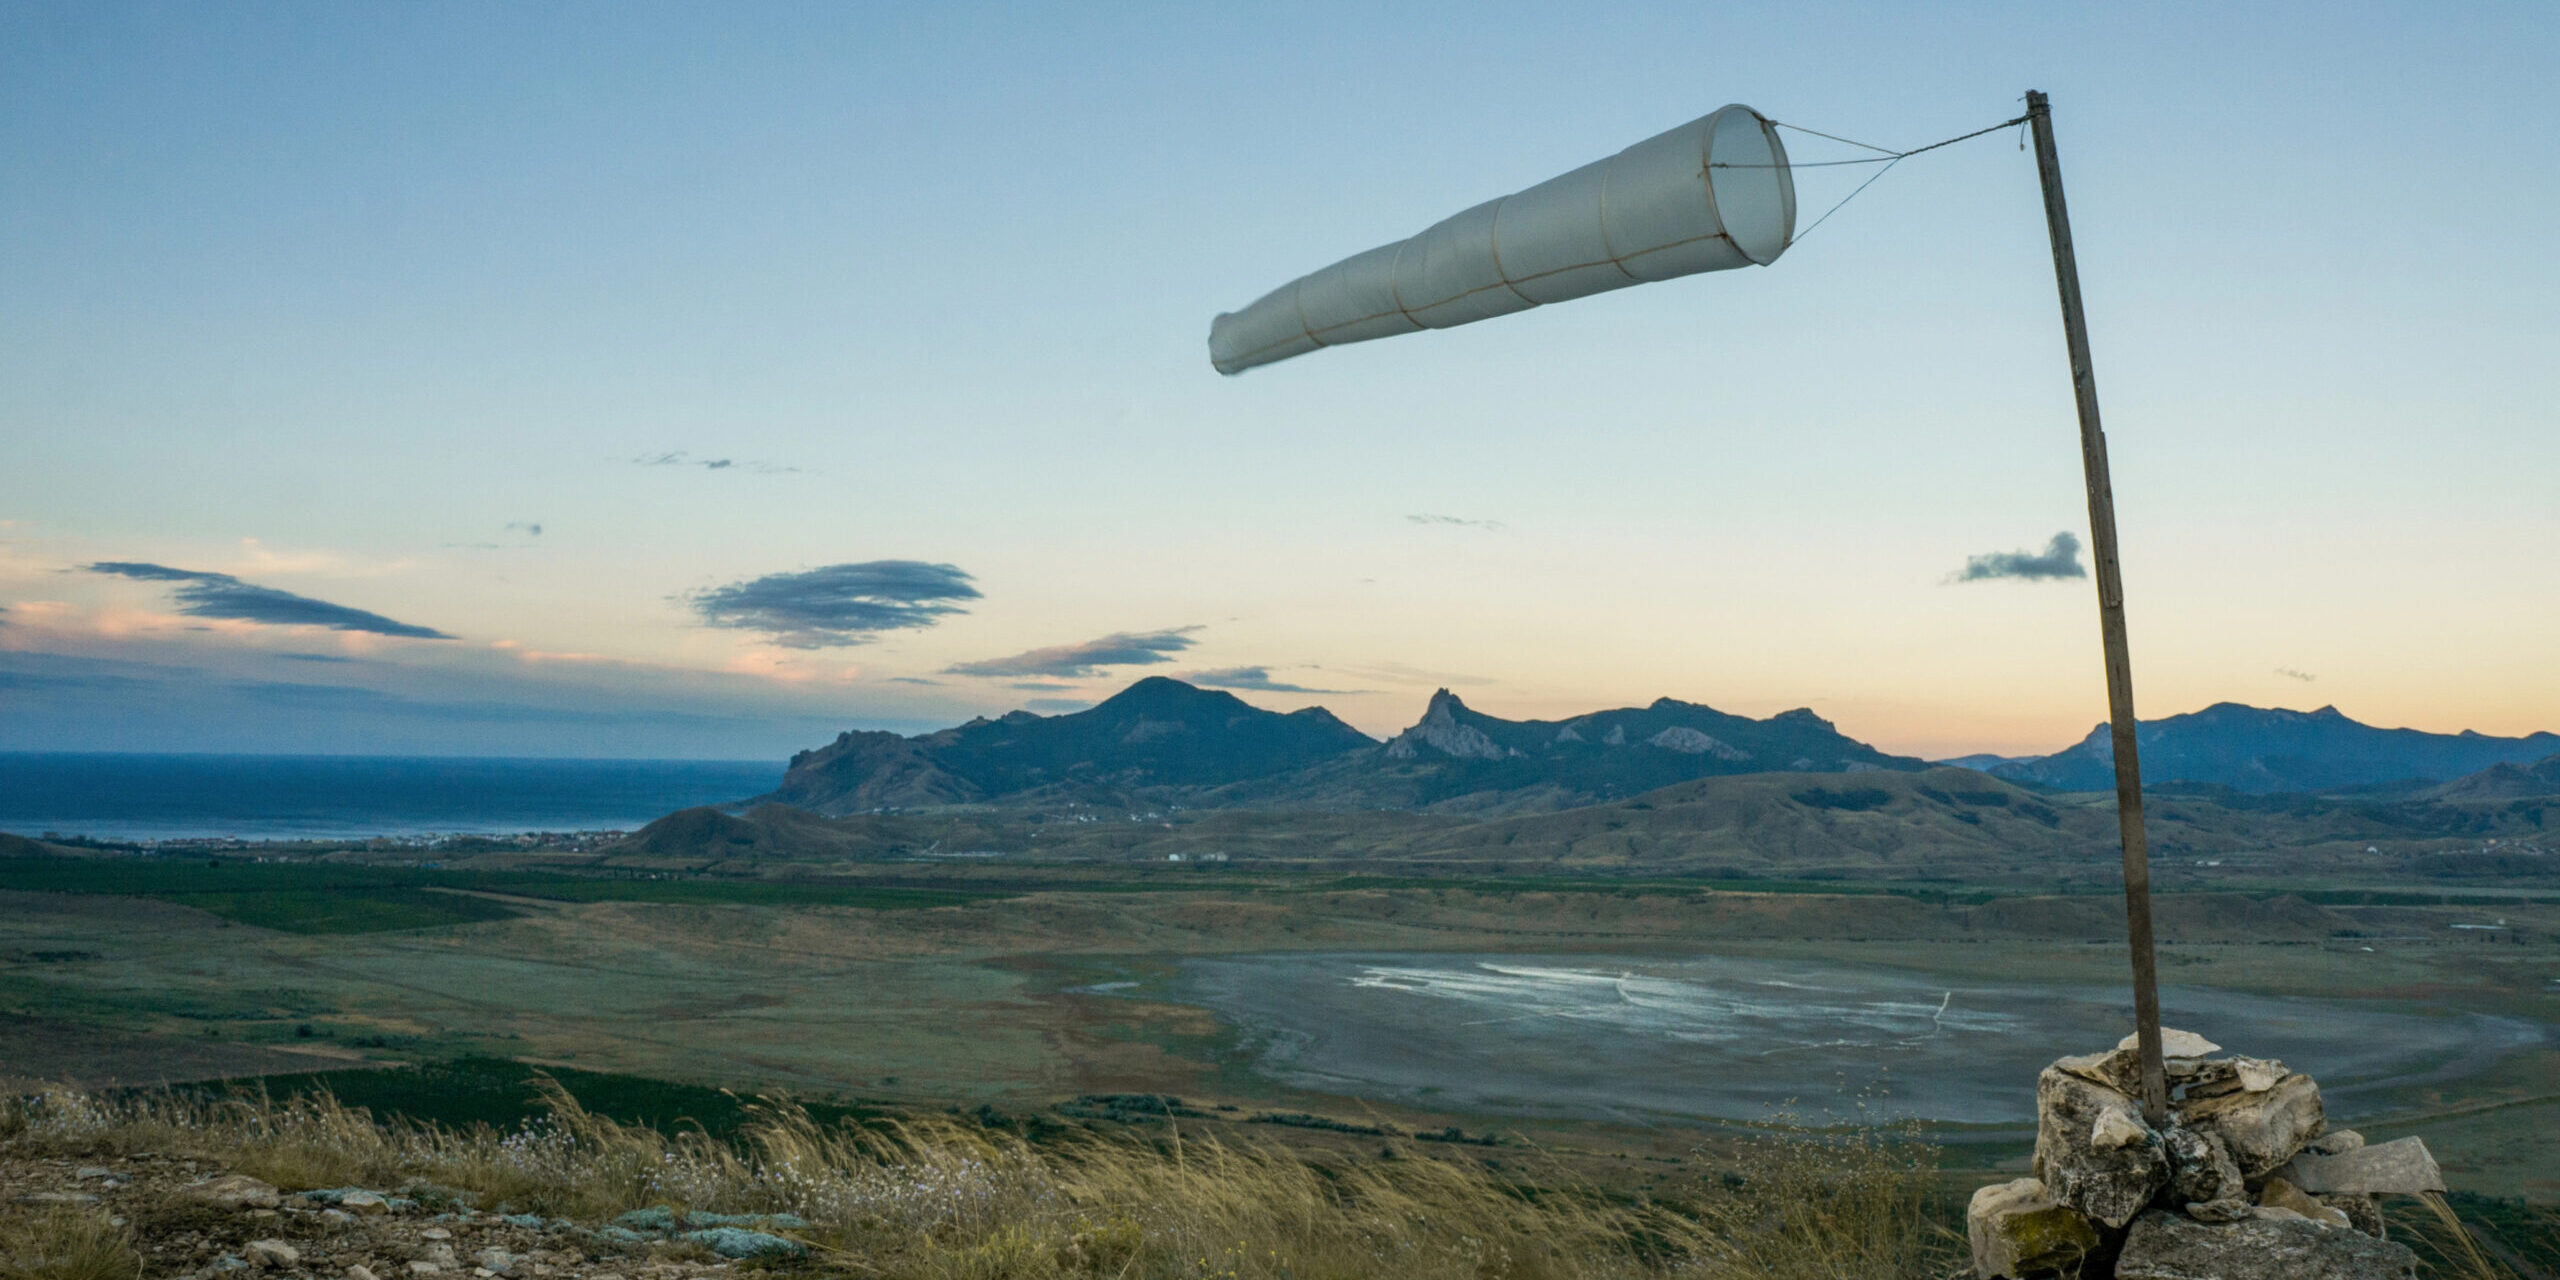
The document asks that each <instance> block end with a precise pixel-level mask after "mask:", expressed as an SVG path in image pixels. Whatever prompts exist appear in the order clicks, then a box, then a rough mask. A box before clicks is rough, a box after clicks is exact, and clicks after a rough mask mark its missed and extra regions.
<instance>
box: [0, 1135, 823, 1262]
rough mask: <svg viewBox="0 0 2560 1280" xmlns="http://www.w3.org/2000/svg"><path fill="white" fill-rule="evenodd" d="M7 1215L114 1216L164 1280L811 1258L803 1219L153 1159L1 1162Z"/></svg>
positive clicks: (22, 1226) (34, 1219)
mask: <svg viewBox="0 0 2560 1280" xmlns="http://www.w3.org/2000/svg"><path fill="white" fill-rule="evenodd" d="M0 1213H5V1214H6V1215H7V1216H8V1217H11V1218H14V1219H16V1220H17V1224H18V1230H17V1234H18V1235H19V1236H20V1237H21V1238H22V1239H23V1238H24V1237H25V1235H26V1234H27V1232H28V1231H29V1230H30V1229H31V1228H30V1227H29V1226H28V1225H27V1224H31V1223H41V1222H43V1221H45V1220H48V1219H50V1220H55V1221H68V1220H72V1219H75V1218H94V1217H95V1216H96V1215H100V1214H103V1215H105V1217H106V1223H107V1225H108V1226H110V1227H112V1228H116V1229H118V1231H119V1233H120V1234H121V1235H123V1236H124V1238H125V1239H126V1240H127V1241H129V1244H130V1247H131V1249H132V1250H133V1252H134V1253H135V1254H137V1255H138V1256H139V1259H140V1264H141V1272H142V1275H143V1276H145V1277H148V1278H150V1280H160V1278H162V1277H169V1278H172V1280H181V1278H183V1280H211V1278H212V1277H218V1276H232V1275H234V1273H256V1274H257V1275H260V1276H272V1277H277V1278H279V1280H281V1278H282V1277H334V1278H343V1280H416V1278H420V1277H454V1278H456V1280H459V1278H460V1277H464V1276H469V1277H474V1278H476V1280H488V1278H489V1277H497V1276H505V1277H509V1278H510V1280H547V1278H550V1277H560V1278H562V1280H568V1278H571V1277H574V1278H576V1280H684V1278H686V1277H695V1276H704V1277H710V1276H725V1275H729V1274H732V1273H733V1270H734V1269H736V1268H739V1267H741V1266H742V1265H745V1266H755V1265H758V1264H760V1263H761V1262H764V1261H770V1260H776V1259H782V1258H788V1257H796V1256H799V1255H800V1254H801V1253H802V1251H803V1247H802V1246H800V1245H799V1244H797V1243H796V1242H794V1241H792V1240H790V1239H788V1238H786V1237H785V1236H783V1235H778V1234H775V1233H774V1231H773V1230H767V1229H765V1228H774V1229H779V1230H788V1228H789V1227H790V1226H792V1225H794V1224H793V1223H792V1222H790V1221H786V1220H782V1219H777V1218H757V1219H746V1218H736V1217H727V1216H723V1215H695V1216H694V1217H692V1218H687V1217H686V1216H685V1215H682V1214H680V1213H674V1212H669V1211H666V1210H656V1211H650V1210H643V1211H641V1212H639V1213H636V1214H626V1215H623V1218H622V1219H621V1220H618V1221H617V1222H612V1223H592V1224H580V1223H573V1222H569V1221H567V1220H564V1219H558V1218H542V1217H538V1216H534V1215H530V1214H499V1213H490V1212H486V1211H480V1210H474V1209H472V1208H470V1207H469V1206H468V1205H465V1204H463V1203H462V1202H461V1201H460V1199H459V1198H458V1197H456V1196H454V1195H453V1194H452V1193H450V1192H447V1191H443V1190H441V1189H439V1188H435V1187H428V1186H409V1187H397V1188H382V1189H366V1188H354V1187H348V1188H338V1189H333V1190H327V1191H312V1192H304V1193H301V1194H289V1193H284V1192H279V1191H278V1190H277V1189H276V1188H274V1187H272V1186H269V1185H268V1184H266V1183H264V1182H261V1181H259V1180H257V1179H255V1178H251V1177H248V1176H246V1175H243V1174H237V1173H233V1172H230V1171H228V1170H225V1169H222V1168H220V1167H218V1166H215V1165H212V1164H209V1163H207V1162H205V1161H202V1160H198V1159H190V1158H185V1157H177V1156H164V1155H159V1154H155V1153H148V1152H145V1153H136V1154H132V1155H127V1156H115V1157H109V1156H98V1157H95V1158H45V1157H29V1156H9V1157H0ZM724 1255H729V1256H724ZM236 1280H250V1277H249V1276H248V1275H240V1276H238V1277H237V1278H236Z"/></svg>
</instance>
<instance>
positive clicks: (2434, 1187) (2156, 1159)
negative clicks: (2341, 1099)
mask: <svg viewBox="0 0 2560 1280" xmlns="http://www.w3.org/2000/svg"><path fill="white" fill-rule="evenodd" d="M2161 1039H2162V1045H2161V1052H2162V1056H2163V1058H2164V1059H2165V1065H2166V1067H2167V1071H2168V1080H2169V1095H2170V1117H2169V1123H2168V1124H2167V1126H2166V1127H2164V1128H2159V1129H2155V1128H2153V1127H2152V1126H2150V1125H2149V1124H2146V1123H2144V1121H2143V1118H2142V1103H2141V1101H2140V1098H2141V1094H2142V1083H2141V1079H2142V1078H2141V1063H2140V1059H2139V1056H2138V1055H2137V1054H2136V1052H2135V1050H2134V1041H2133V1037H2131V1036H2127V1037H2125V1040H2124V1042H2123V1043H2121V1044H2119V1045H2117V1046H2116V1047H2115V1049H2114V1050H2113V1051H2112V1052H2108V1053H2093V1054H2089V1055H2086V1056H2083V1057H2076V1058H2064V1059H2062V1060H2061V1061H2059V1062H2056V1063H2054V1064H2053V1065H2052V1066H2050V1067H2047V1068H2045V1070H2044V1074H2043V1075H2042V1076H2041V1077H2040V1078H2038V1079H2037V1081H2036V1154H2035V1176H2034V1177H2032V1178H2020V1179H2018V1180H2017V1181H2015V1182H2007V1183H2001V1184H1999V1185H1996V1186H1989V1187H1984V1188H1983V1189H1981V1190H1980V1191H1977V1192H1975V1193H1974V1196H1973V1204H1972V1207H1971V1210H1970V1211H1969V1213H1968V1215H1967V1226H1968V1229H1969V1233H1970V1235H1971V1236H1972V1243H1973V1269H1974V1274H1975V1275H1976V1276H1978V1277H1980V1280H1999V1278H2001V1277H2012V1278H2015V1280H2027V1278H2028V1277H2036V1276H2047V1275H2068V1276H2073V1277H2079V1278H2081V1280H2104V1278H2105V1277H2109V1276H2112V1277H2114V1278H2115V1280H2255V1278H2257V1277H2267V1278H2268V1280H2275V1278H2278V1277H2282V1278H2284V1280H2409V1278H2410V1277H2413V1276H2414V1275H2415V1273H2416V1266H2417V1256H2416V1255H2415V1254H2412V1253H2411V1252H2409V1250H2408V1249H2407V1248H2406V1247H2404V1246H2401V1245H2397V1244H2393V1243H2391V1242H2390V1241H2389V1239H2388V1238H2387V1233H2386V1230H2385V1227H2384V1225H2383V1218H2382V1210H2381V1208H2380V1205H2379V1203H2378V1201H2377V1197H2380V1196H2385V1195H2417V1194H2422V1193H2425V1192H2433V1191H2442V1190H2444V1175H2443V1174H2442V1173H2441V1172H2440V1171H2439V1170H2438V1169H2437V1168H2436V1162H2435V1159H2434V1157H2432V1156H2430V1155H2428V1154H2427V1147H2426V1144H2425V1143H2424V1142H2421V1141H2419V1140H2418V1139H2416V1138H2402V1139H2400V1140H2398V1141H2396V1142H2384V1143H2376V1144H2372V1145H2367V1144H2366V1142H2365V1140H2364V1138H2363V1136H2362V1135H2360V1134H2357V1133H2356V1132H2355V1131H2353V1130H2350V1129H2340V1130H2334V1131H2333V1130H2331V1129H2330V1128H2329V1122H2328V1116H2327V1114H2326V1112H2325V1111H2324V1110H2323V1109H2322V1107H2321V1103H2320V1086H2319V1085H2317V1084H2315V1083H2313V1081H2312V1079H2311V1077H2309V1076H2306V1075H2303V1074H2302V1073H2300V1072H2297V1071H2290V1070H2287V1069H2286V1068H2285V1065H2284V1064H2283V1063H2281V1062H2276V1061H2273V1060H2270V1059H2265V1058H2249V1057H2242V1056H2238V1055H2233V1056H2230V1057H2215V1056H2213V1055H2215V1054H2217V1053H2220V1052H2221V1048H2222V1047H2221V1046H2220V1045H2217V1044H2214V1043H2212V1042H2210V1041H2208V1040H2206V1039H2205V1038H2204V1037H2202V1036H2199V1035H2196V1034H2195V1033H2193V1032H2188V1031H2164V1032H2163V1033H2162V1037H2161Z"/></svg>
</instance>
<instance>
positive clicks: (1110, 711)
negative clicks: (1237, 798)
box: [764, 676, 1378, 814]
mask: <svg viewBox="0 0 2560 1280" xmlns="http://www.w3.org/2000/svg"><path fill="white" fill-rule="evenodd" d="M1377 745H1378V744H1377V741H1376V740H1375V739H1373V738H1371V737H1369V736H1368V735H1367V734H1364V733H1362V732H1360V731H1359V730H1357V729H1354V728H1352V727H1351V726H1349V725H1347V724H1344V723H1343V722H1342V721H1340V720H1338V719H1335V718H1334V715H1333V713H1332V712H1330V711H1327V710H1325V709H1323V708H1322V707H1309V708H1307V709H1306V710H1304V711H1292V712H1289V713H1286V714H1283V713H1281V712H1277V711H1265V710H1263V709H1261V708H1259V707H1256V706H1253V705H1252V704H1250V703H1248V702H1246V701H1244V700H1243V699H1241V698H1238V697H1236V696H1235V695H1234V694H1231V693H1223V692H1219V691H1217V690H1213V689H1200V688H1195V687H1193V686H1191V685H1188V684H1184V683H1183V682H1181V681H1179V680H1169V679H1165V678H1164V677H1161V676H1157V677H1151V678H1149V679H1145V680H1141V681H1139V682H1137V683H1136V684H1133V685H1130V686H1129V687H1128V688H1126V689H1123V690H1121V691H1120V692H1119V693H1117V694H1115V695H1113V696H1112V698H1111V699H1110V700H1109V701H1107V702H1104V703H1103V704H1102V705H1100V706H1097V707H1094V708H1092V709H1091V710H1087V711H1078V712H1075V713H1073V714H1070V715H1061V716H1040V715H1034V714H1032V713H1030V712H1028V711H1016V712H1013V713H1011V714H1008V715H1006V716H1004V717H1002V718H1000V719H995V720H987V719H978V720H972V721H970V722H969V723H967V724H964V725H960V726H958V727H956V728H951V729H944V730H941V731H939V732H936V733H927V734H919V735H917V736H916V737H912V738H904V737H900V736H898V735H897V734H894V733H846V734H843V735H841V736H839V737H838V738H837V739H836V740H835V741H834V742H832V743H830V744H828V745H827V746H824V747H820V748H819V749H817V750H815V751H803V752H801V753H800V754H798V755H796V756H793V757H792V758H791V765H790V768H789V769H788V770H787V771H786V772H785V773H784V775H783V779H782V785H781V786H780V787H778V788H776V789H775V790H774V792H773V794H771V795H770V796H766V797H764V799H767V800H771V801H775V802H778V803H781V804H788V805H796V806H798V807H800V808H803V809H809V810H812V811H814V812H818V813H827V814H843V813H858V812H862V811H864V810H869V809H879V808H926V807H933V806H940V805H961V804H987V803H995V802H1005V803H1029V804H1040V803H1060V804H1066V803H1087V804H1118V803H1123V802H1125V801H1128V800H1129V799H1131V798H1132V797H1136V796H1143V795H1146V794H1148V793H1151V792H1165V791H1169V790H1180V791H1199V790H1206V789H1210V788H1216V787H1221V786H1226V785H1229V784H1232V783H1238V782H1244V781H1249V780H1252V779H1256V778H1265V777H1269V776H1271V775H1273V774H1279V773H1286V772H1289V771H1292V770H1296V769H1303V768H1305V767H1306V766H1308V765H1311V764H1315V763H1317V762H1319V761H1323V760H1328V759H1332V758H1334V757H1338V756H1342V755H1344V754H1347V753H1349V752H1354V751H1361V750H1366V749H1370V748H1374V747H1376V746H1377Z"/></svg>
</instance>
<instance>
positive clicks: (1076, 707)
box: [1022, 698, 1093, 715]
mask: <svg viewBox="0 0 2560 1280" xmlns="http://www.w3.org/2000/svg"><path fill="white" fill-rule="evenodd" d="M1022 705H1023V706H1025V707H1027V708H1029V709H1031V710H1033V711H1046V712H1048V713H1049V714H1051V715H1057V714H1059V713H1062V712H1068V711H1089V710H1092V708H1093V704H1092V703H1090V702H1087V701H1085V700H1084V699H1082V698H1033V699H1031V700H1029V701H1027V702H1025V703H1023V704H1022Z"/></svg>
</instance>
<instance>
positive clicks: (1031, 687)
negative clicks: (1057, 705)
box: [1011, 680, 1076, 693]
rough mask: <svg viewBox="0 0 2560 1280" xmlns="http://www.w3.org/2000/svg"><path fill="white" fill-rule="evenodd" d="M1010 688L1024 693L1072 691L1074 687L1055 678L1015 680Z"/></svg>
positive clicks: (1074, 689)
mask: <svg viewBox="0 0 2560 1280" xmlns="http://www.w3.org/2000/svg"><path fill="white" fill-rule="evenodd" d="M1011 687H1012V688H1016V689H1020V690H1022V691H1023V692H1024V693H1073V692H1075V691H1076V687H1075V686H1074V685H1071V684H1066V683H1063V682H1060V681H1056V680H1016V681H1014V682H1013V684H1012V686H1011Z"/></svg>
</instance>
